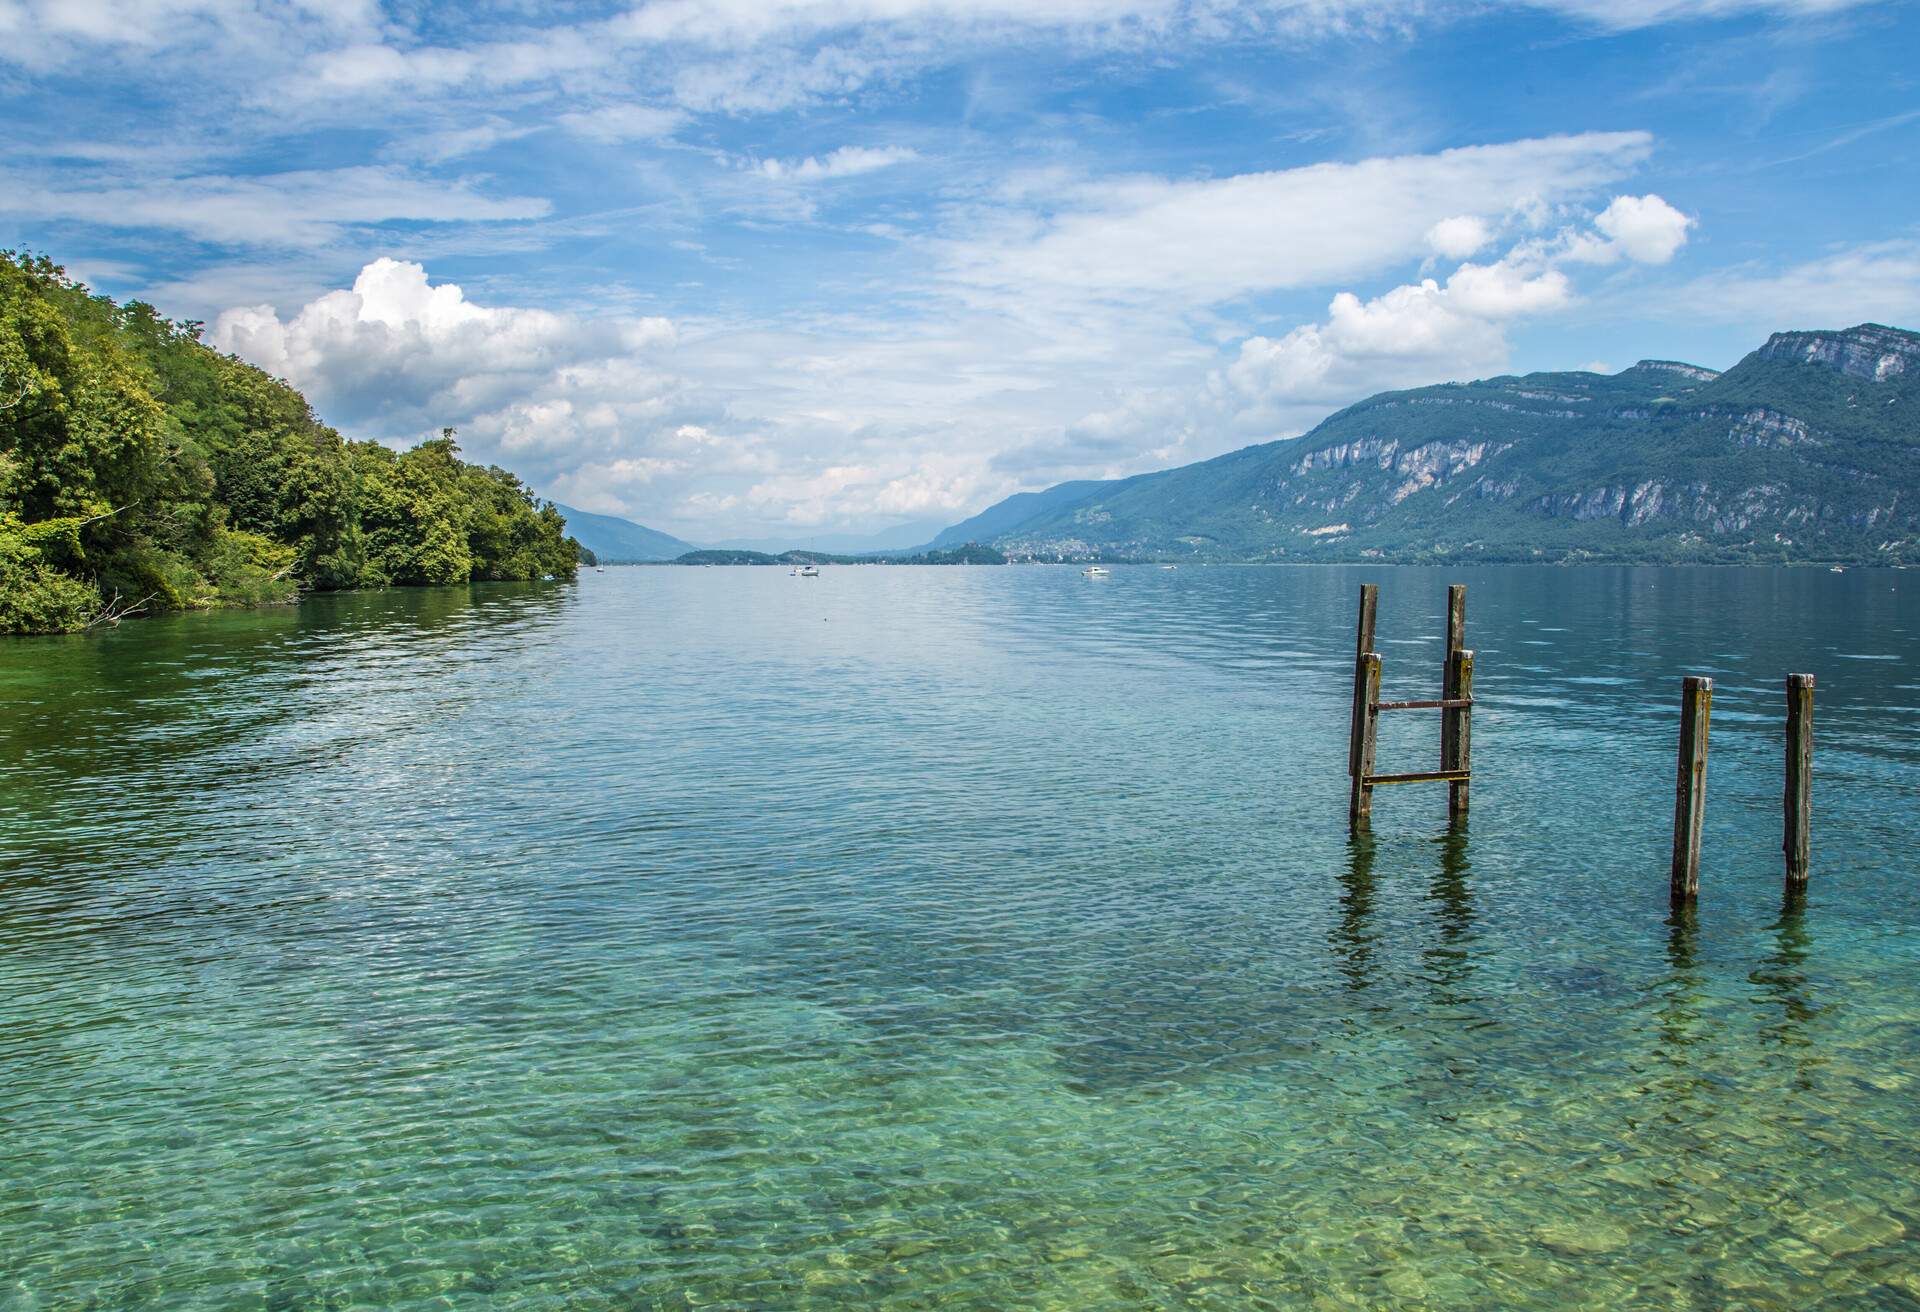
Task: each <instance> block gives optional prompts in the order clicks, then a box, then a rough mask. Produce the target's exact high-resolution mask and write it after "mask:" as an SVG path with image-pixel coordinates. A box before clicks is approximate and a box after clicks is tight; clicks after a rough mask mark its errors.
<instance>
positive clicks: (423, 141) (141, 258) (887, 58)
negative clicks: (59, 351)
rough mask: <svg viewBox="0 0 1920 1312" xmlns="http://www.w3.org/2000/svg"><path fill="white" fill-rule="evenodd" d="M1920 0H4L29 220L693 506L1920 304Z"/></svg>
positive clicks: (738, 531)
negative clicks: (632, 2)
mask: <svg viewBox="0 0 1920 1312" xmlns="http://www.w3.org/2000/svg"><path fill="white" fill-rule="evenodd" d="M1916 54H1920V7H1916V6H1913V5H1911V4H1903V3H1888V2H1881V3H1875V2H1873V0H1855V2H1851V3H1850V2H1849V0H1611V2H1608V0H1534V2H1533V3H1525V4H1521V3H1508V4H1503V3H1497V2H1496V0H1262V2H1257V3H1252V2H1250V3H1235V2H1231V0H651V2H650V3H642V4H639V5H637V6H625V5H614V4H599V3H577V4H546V5H532V4H525V3H501V4H497V5H491V6H489V5H460V6H454V5H435V4H432V3H424V2H421V0H414V2H410V3H389V4H380V3H375V2H374V0H359V3H353V2H351V0H342V2H341V3H318V2H317V0H316V2H314V3H307V4H297V3H288V4H278V5H271V4H265V3H258V2H257V0H150V2H149V3H139V4H135V3H127V2H126V0H49V2H46V3H43V2H42V0H0V114H4V116H5V124H6V129H7V130H6V132H5V134H4V145H0V244H5V245H10V246H14V247H26V248H31V249H34V250H38V251H43V252H45V253H47V254H49V255H51V256H53V257H54V258H56V259H58V260H61V261H62V262H64V263H66V264H67V265H68V267H69V268H70V269H71V270H72V271H73V272H74V273H75V274H76V275H78V276H80V277H82V278H84V279H85V280H86V281H88V282H89V283H91V284H92V285H94V286H95V287H97V288H98V289H100V290H102V291H105V292H109V293H111V294H113V295H115V296H118V297H130V296H138V297H142V298H144V299H147V300H151V301H152V302H154V303H155V304H156V305H158V306H159V307H160V308H161V310H162V311H163V312H165V313H168V314H170V315H172V316H174V317H177V318H196V319H202V320H205V321H206V322H207V323H208V325H209V328H208V332H209V336H210V338H211V340H213V341H214V342H215V343H216V344H217V345H219V346H220V347H221V348H222V349H226V350H232V351H234V352H236V353H237V354H239V355H241V356H243V357H245V358H247V359H250V360H253V361H254V362H256V363H258V364H260V365H262V366H263V367H266V368H268V369H270V370H272V371H273V372H275V373H277V374H280V375H282V376H284V377H286V378H288V379H289V380H291V381H292V382H294V383H295V384H296V385H298V386H300V387H301V388H303V389H304V390H305V391H306V392H307V393H308V395H309V397H310V398H311V399H312V400H313V401H314V403H315V405H316V407H317V408H318V409H319V411H320V413H321V415H322V416H323V417H324V418H326V419H327V420H329V421H330V422H332V423H334V424H335V425H336V426H337V427H339V428H340V429H341V430H342V431H343V432H345V433H347V434H349V435H350V436H355V437H372V438H379V439H382V440H386V441H391V442H408V441H411V440H415V439H417V438H418V437H421V436H424V435H426V434H428V433H430V432H433V431H436V430H437V429H438V428H439V427H441V426H442V425H447V424H450V425H454V426H456V427H458V428H459V429H460V430H461V440H462V444H463V446H465V448H466V450H467V451H468V453H469V455H471V456H473V457H475V458H479V459H483V460H489V461H495V462H498V463H500V464H503V465H505V466H507V467H508V468H510V469H513V470H514V471H516V472H517V473H519V474H521V475H522V476H523V477H525V478H526V479H527V480H528V481H529V482H530V483H531V484H532V485H533V486H534V487H535V488H536V489H537V490H539V491H540V492H542V493H544V494H546V495H550V496H553V497H556V498H558V499H560V500H563V501H566V502H569V503H571V504H574V505H578V506H581V507H583V508H586V509H592V510H599V511H606V512H610V513H615V514H624V515H627V516H629V517H630V518H633V519H636V520H639V521H640V522H642V523H646V524H649V525H652V526H654V527H658V528H662V529H666V530H668V531H671V532H675V533H678V534H680V535H681V536H683V537H689V538H692V539H695V540H716V539H720V538H727V537H739V536H751V537H790V538H792V539H794V540H802V539H804V538H806V537H808V536H813V535H819V534H825V533H844V532H866V531H878V530H882V529H886V528H889V527H898V526H901V525H907V524H917V523H928V524H936V523H945V522H951V521H952V520H955V519H958V518H960V517H962V516H964V515H966V514H969V513H972V512H973V511H976V510H978V509H980V508H981V507H983V506H985V505H986V504H988V503H990V502H992V501H994V500H997V499H998V498H999V497H1001V496H1004V495H1006V494H1008V493H1011V492H1014V491H1019V490H1030V489H1034V488H1038V487H1043V486H1046V485H1048V484H1050V483H1053V482H1057V481H1061V480H1063V479H1068V478H1087V477H1110V476H1117V475H1124V474H1130V473H1135V472H1139V471H1141V470H1144V469H1152V468H1159V467H1163V466H1165V465H1169V464H1177V463H1184V462H1186V461H1189V460H1194V459H1200V458H1204V457H1207V456H1211V455H1216V454H1219V453H1220V452H1223V451H1226V450H1231V449H1233V448H1235V447H1239V446H1243V445H1246V444H1247V443H1249V442H1256V441H1265V440H1269V439H1273V438H1280V437H1287V436H1291V435H1295V434H1298V433H1300V432H1303V431H1305V430H1306V429H1308V428H1310V427H1311V426H1312V425H1313V424H1314V423H1315V422H1317V421H1318V420H1319V419H1320V418H1322V417H1324V416H1325V415H1326V414H1327V413H1329V412H1331V411H1332V410H1334V409H1336V408H1338V407H1339V406H1341V405H1343V404H1346V403H1348V402H1350V401H1353V400H1356V399H1358V398H1359V397H1361V396H1364V395H1367V394H1369V393H1371V392H1374V391H1377V390H1380V389H1382V388H1387V387H1396V386H1411V385H1416V384H1421V383H1429V382H1438V381H1442V380H1445V379H1450V378H1467V377H1482V376H1487V375H1490V374H1495V373H1502V372H1517V371H1526V370H1533V369H1567V368H1582V367H1594V368H1602V367H1604V368H1609V369H1619V368H1623V367H1625V366H1627V365H1629V364H1631V363H1632V362H1633V361H1634V360H1636V359H1639V358H1642V357H1646V356H1658V357H1667V358H1677V359H1684V360H1689V361H1693V362H1696V363H1700V364H1706V365H1711V366H1716V367H1724V366H1726V365H1728V364H1731V363H1732V362H1733V361H1734V360H1736V359H1738V358H1739V357H1740V355H1742V354H1743V353H1744V352H1746V351H1747V350H1750V349H1751V348H1752V347H1754V346H1756V345H1758V344H1759V342H1760V341H1761V340H1763V339H1764V337H1765V336H1766V334H1767V333H1769V332H1771V331H1775V330H1778V329H1785V328H1798V327H1842V326H1847V325H1850V324H1853V323H1856V322H1860V321H1862V320H1878V321H1881V322H1891V323H1895V324H1899V325H1902V326H1909V327H1920V209H1917V208H1916V200H1917V199H1920V183H1917V182H1916V178H1920V167H1917V164H1920V160H1917V159H1916V156H1920V64H1917V63H1916V60H1915V55H1916Z"/></svg>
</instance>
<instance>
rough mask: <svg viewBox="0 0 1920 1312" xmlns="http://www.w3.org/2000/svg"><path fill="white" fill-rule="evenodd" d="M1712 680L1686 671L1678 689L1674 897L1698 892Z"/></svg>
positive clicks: (1681, 899) (1679, 899) (1687, 897)
mask: <svg viewBox="0 0 1920 1312" xmlns="http://www.w3.org/2000/svg"><path fill="white" fill-rule="evenodd" d="M1712 712H1713V680H1712V679H1707V678H1702V677H1700V676H1699V675H1692V674H1690V675H1688V676H1687V678H1686V681H1685V682H1684V683H1683V684H1682V685H1681V692H1680V761H1679V771H1678V774H1677V777H1676V780H1675V784H1674V800H1673V901H1674V902H1675V903H1676V904H1682V903H1687V902H1691V901H1693V900H1694V898H1695V897H1697V896H1699V893H1700V829H1701V825H1702V823H1703V822H1704V821H1705V819H1706V810H1707V722H1708V720H1709V719H1710V718H1711V716H1712Z"/></svg>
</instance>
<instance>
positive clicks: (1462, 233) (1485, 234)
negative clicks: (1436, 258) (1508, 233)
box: [1427, 214, 1493, 260]
mask: <svg viewBox="0 0 1920 1312" xmlns="http://www.w3.org/2000/svg"><path fill="white" fill-rule="evenodd" d="M1492 240H1493V230H1492V229H1491V228H1489V227H1488V226H1487V221H1486V220H1485V219H1483V218H1481V217H1480V216H1479V215H1477V214H1456V215H1454V216H1452V217H1451V218H1445V219H1442V220H1440V221H1439V222H1438V223H1436V224H1434V225H1433V226H1432V227H1431V228H1428V229H1427V245H1429V246H1431V247H1433V250H1434V254H1436V255H1440V256H1444V257H1445V258H1447V259H1449V260H1464V259H1466V258H1467V256H1469V255H1472V254H1473V253H1474V252H1475V251H1477V250H1479V249H1480V248H1481V247H1482V246H1485V245H1486V244H1487V243H1488V242H1490V241H1492Z"/></svg>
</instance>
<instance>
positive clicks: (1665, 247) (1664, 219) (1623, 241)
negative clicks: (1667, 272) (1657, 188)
mask: <svg viewBox="0 0 1920 1312" xmlns="http://www.w3.org/2000/svg"><path fill="white" fill-rule="evenodd" d="M1593 226H1594V227H1596V228H1598V229H1599V230H1600V231H1601V232H1602V233H1603V234H1604V235H1605V236H1606V238H1607V240H1608V241H1609V242H1610V243H1611V244H1612V246H1613V248H1614V249H1615V250H1617V251H1618V252H1619V253H1620V254H1621V255H1623V256H1625V257H1626V258H1627V259H1629V260H1634V261H1636V262H1638V263H1640V264H1665V263H1666V262H1667V261H1668V260H1671V259H1672V258H1673V256H1674V252H1675V251H1678V250H1679V249H1680V248H1681V247H1682V246H1684V245H1686V242H1687V229H1688V228H1691V227H1692V226H1693V220H1692V219H1690V218H1688V217H1687V216H1686V215H1684V214H1682V213H1681V212H1680V211H1679V210H1677V209H1675V208H1674V207H1673V206H1671V205H1669V204H1667V202H1666V201H1664V200H1662V199H1660V197H1658V196H1654V195H1646V196H1615V197H1614V198H1613V203H1612V204H1611V205H1608V206H1607V208H1606V209H1604V210H1602V211H1600V213H1599V214H1598V215H1597V216H1596V217H1595V218H1594V220H1593Z"/></svg>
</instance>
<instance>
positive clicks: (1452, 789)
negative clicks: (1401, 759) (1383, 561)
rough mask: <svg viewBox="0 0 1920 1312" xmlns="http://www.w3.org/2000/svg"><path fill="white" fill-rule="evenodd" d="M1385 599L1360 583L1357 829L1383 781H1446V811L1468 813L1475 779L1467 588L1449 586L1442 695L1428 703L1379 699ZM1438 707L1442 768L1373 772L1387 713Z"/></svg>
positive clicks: (1350, 809)
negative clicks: (1378, 634) (1380, 618)
mask: <svg viewBox="0 0 1920 1312" xmlns="http://www.w3.org/2000/svg"><path fill="white" fill-rule="evenodd" d="M1379 603H1380V588H1379V585H1378V584H1374V583H1363V584H1361V585H1360V631H1359V636H1358V641H1357V642H1356V643H1355V650H1354V662H1353V722H1352V725H1351V728H1350V731H1349V734H1348V742H1347V774H1348V775H1349V777H1350V778H1351V780H1352V792H1351V794H1350V800H1349V801H1348V804H1347V821H1348V823H1349V824H1351V825H1352V826H1354V827H1356V828H1358V827H1360V826H1362V825H1365V824H1366V823H1367V822H1368V819H1369V818H1370V817H1371V816H1372V814H1373V790H1374V789H1375V788H1376V787H1378V786H1379V785H1381V784H1429V783H1434V784H1437V783H1444V784H1446V785H1447V814H1448V815H1449V816H1460V815H1464V814H1466V810H1467V789H1468V785H1469V783H1470V781H1471V780H1472V779H1473V653H1472V652H1471V651H1468V650H1467V649H1466V636H1467V587H1466V584H1464V583H1455V584H1452V585H1450V586H1449V587H1448V588H1447V656H1446V664H1445V667H1444V671H1443V674H1442V679H1441V688H1440V695H1439V696H1438V697H1436V698H1432V699H1430V700H1426V701H1406V702H1383V701H1381V700H1380V653H1379V652H1377V651H1375V650H1374V649H1373V625H1374V615H1375V612H1376V611H1377V609H1378V607H1379ZM1435 710H1437V711H1439V712H1440V768H1439V769H1438V770H1415V771H1413V772H1411V773H1408V774H1376V773H1374V769H1373V764H1374V746H1375V743H1376V742H1377V740H1378V737H1379V727H1380V712H1382V711H1435Z"/></svg>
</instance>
